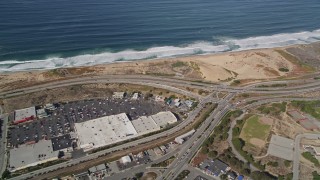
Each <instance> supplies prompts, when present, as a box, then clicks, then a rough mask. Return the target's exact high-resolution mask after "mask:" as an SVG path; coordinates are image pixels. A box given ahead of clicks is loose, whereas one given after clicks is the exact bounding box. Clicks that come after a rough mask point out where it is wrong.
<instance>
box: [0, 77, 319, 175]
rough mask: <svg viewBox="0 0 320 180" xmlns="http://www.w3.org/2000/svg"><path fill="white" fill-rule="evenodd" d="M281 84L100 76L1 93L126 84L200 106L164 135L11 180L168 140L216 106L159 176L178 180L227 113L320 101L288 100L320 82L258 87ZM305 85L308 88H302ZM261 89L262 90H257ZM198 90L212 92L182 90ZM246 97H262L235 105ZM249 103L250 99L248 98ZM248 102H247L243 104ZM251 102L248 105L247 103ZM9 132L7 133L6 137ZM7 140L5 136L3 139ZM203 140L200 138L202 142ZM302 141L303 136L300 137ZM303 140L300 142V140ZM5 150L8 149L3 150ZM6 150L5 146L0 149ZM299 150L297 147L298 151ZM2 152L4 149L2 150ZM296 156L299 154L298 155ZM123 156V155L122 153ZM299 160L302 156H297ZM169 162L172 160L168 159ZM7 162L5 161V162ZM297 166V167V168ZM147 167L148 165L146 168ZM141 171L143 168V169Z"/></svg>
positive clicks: (1, 95)
mask: <svg viewBox="0 0 320 180" xmlns="http://www.w3.org/2000/svg"><path fill="white" fill-rule="evenodd" d="M279 82H280V81H269V82H259V83H255V84H251V85H248V86H244V87H233V86H227V85H223V84H212V83H203V82H195V81H190V80H184V79H179V78H176V79H175V78H164V77H154V76H138V75H131V76H129V75H110V76H99V77H77V78H73V79H66V80H61V81H55V82H48V83H43V84H40V85H34V86H30V87H25V88H21V89H17V90H11V91H7V92H1V93H0V99H2V98H9V97H14V96H19V95H24V94H29V93H35V92H39V91H45V90H48V89H54V88H61V87H67V86H71V85H80V84H91V83H124V84H125V83H127V84H137V85H145V86H151V87H156V88H161V89H166V90H169V91H172V92H175V93H179V94H183V95H186V96H188V97H193V98H195V99H198V100H199V104H198V105H197V107H196V108H195V109H194V110H193V111H192V112H190V114H189V116H188V118H187V119H186V120H184V121H183V122H181V123H180V124H178V125H177V126H175V127H173V128H171V129H169V130H166V131H164V132H161V133H158V134H154V135H151V136H148V137H144V138H141V139H138V140H134V141H131V142H129V143H126V144H121V145H118V146H114V147H112V148H109V149H105V150H101V151H98V152H96V153H92V154H89V155H87V156H85V157H81V158H77V159H72V160H70V161H67V162H63V163H60V164H56V165H53V166H49V167H46V168H43V169H39V170H36V171H33V172H30V173H26V174H23V175H21V176H17V177H14V178H11V179H14V180H15V179H17V180H18V179H28V178H35V179H36V178H37V176H39V177H41V178H43V177H45V178H51V177H50V174H47V176H46V175H45V174H46V173H49V172H56V171H57V172H58V171H59V170H61V169H63V168H68V167H72V166H76V165H79V164H81V163H83V162H88V161H93V160H95V159H97V158H99V157H102V156H105V155H107V154H111V153H115V152H117V153H119V151H120V150H123V149H127V150H130V148H132V147H137V146H141V147H143V145H144V144H145V143H147V142H151V141H156V140H157V139H159V138H162V137H168V136H170V135H172V134H174V133H176V132H178V131H181V130H182V129H184V128H185V127H186V126H188V125H189V124H190V123H191V122H193V120H194V119H195V117H196V116H197V115H198V114H199V113H200V112H201V110H202V109H203V107H204V105H205V104H206V103H208V102H212V103H217V104H218V106H217V108H216V109H215V110H214V111H213V112H212V113H211V114H210V116H209V117H208V118H207V119H206V120H205V121H204V122H203V123H202V124H201V126H200V127H199V128H198V129H197V130H196V132H195V134H194V135H193V136H192V137H191V138H190V139H189V140H188V141H187V142H186V143H184V144H183V145H182V147H183V148H181V149H182V150H181V151H180V152H178V156H177V159H175V160H174V161H173V162H172V163H171V164H170V165H169V167H168V168H167V169H165V170H164V172H163V173H162V174H161V175H160V176H158V178H157V179H174V178H175V177H177V176H178V174H179V173H180V172H181V171H182V170H183V169H184V168H186V165H187V164H188V163H189V161H190V160H191V159H192V157H193V156H194V155H195V154H196V152H197V151H198V149H199V148H200V146H201V145H202V143H203V142H204V141H205V139H206V137H208V136H209V135H210V134H211V133H212V131H213V129H214V127H216V126H217V125H218V124H219V122H220V121H221V119H222V118H223V117H224V115H226V113H227V112H229V111H230V110H233V109H236V108H239V109H241V110H245V109H248V108H251V107H254V106H258V105H261V104H265V103H270V102H278V101H292V100H315V99H320V98H319V97H315V98H301V97H299V98H297V97H288V95H290V96H294V95H297V94H301V93H305V92H313V91H318V90H320V81H317V80H313V79H312V78H310V79H304V80H291V81H290V80H287V81H281V83H288V84H289V83H291V82H295V83H298V85H296V86H290V87H277V88H270V87H259V86H260V85H269V84H274V83H279ZM303 83H305V84H303ZM258 85H259V86H258ZM181 87H183V88H196V89H203V90H207V91H208V92H210V94H209V95H207V96H205V97H203V96H201V95H199V94H196V93H193V92H190V91H187V90H185V89H183V88H181ZM215 92H225V93H226V95H225V96H224V97H223V98H217V97H215V96H214V93H215ZM243 93H256V94H260V95H261V96H260V97H255V98H254V100H255V102H254V103H251V104H245V105H242V104H240V105H239V104H233V103H232V99H233V98H235V97H236V95H238V94H243ZM248 99H250V98H248ZM242 102H245V101H242ZM247 102H248V101H247ZM5 134H6V131H4V135H5ZM3 137H5V136H3ZM199 137H200V138H199ZM299 137H300V136H299ZM300 139H301V138H300ZM4 147H5V146H4ZM1 148H3V146H1ZM296 148H297V147H296ZM2 150H3V149H2ZM295 153H298V152H297V151H295ZM120 154H121V153H120ZM123 155H125V154H123ZM296 155H297V156H299V154H296ZM1 156H2V157H1V158H2V159H6V156H5V153H2V155H1ZM167 157H168V158H169V156H167ZM2 162H5V161H2ZM297 164H298V165H297ZM3 166H4V165H2V164H1V168H0V169H1V170H2V172H3V169H4V167H3ZM144 166H147V165H144ZM140 168H141V167H140ZM293 172H294V179H297V178H298V177H299V158H295V159H294V171H293Z"/></svg>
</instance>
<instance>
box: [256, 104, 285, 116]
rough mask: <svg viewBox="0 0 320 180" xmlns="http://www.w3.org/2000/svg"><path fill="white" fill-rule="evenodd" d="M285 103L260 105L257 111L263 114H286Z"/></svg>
mask: <svg viewBox="0 0 320 180" xmlns="http://www.w3.org/2000/svg"><path fill="white" fill-rule="evenodd" d="M286 109H287V103H286V102H282V103H272V104H271V105H262V106H260V107H259V108H258V110H259V111H260V112H261V113H263V114H270V115H279V114H280V113H281V112H286Z"/></svg>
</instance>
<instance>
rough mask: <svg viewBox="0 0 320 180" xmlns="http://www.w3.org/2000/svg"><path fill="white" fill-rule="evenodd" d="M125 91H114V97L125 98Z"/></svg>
mask: <svg viewBox="0 0 320 180" xmlns="http://www.w3.org/2000/svg"><path fill="white" fill-rule="evenodd" d="M124 95H125V92H114V93H113V95H112V97H113V98H115V99H122V98H124Z"/></svg>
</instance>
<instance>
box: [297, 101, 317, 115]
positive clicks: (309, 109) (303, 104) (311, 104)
mask: <svg viewBox="0 0 320 180" xmlns="http://www.w3.org/2000/svg"><path fill="white" fill-rule="evenodd" d="M291 104H292V105H293V106H294V107H297V108H299V109H300V110H301V111H303V112H305V113H307V114H310V115H311V116H313V117H315V118H317V119H320V101H292V103H291Z"/></svg>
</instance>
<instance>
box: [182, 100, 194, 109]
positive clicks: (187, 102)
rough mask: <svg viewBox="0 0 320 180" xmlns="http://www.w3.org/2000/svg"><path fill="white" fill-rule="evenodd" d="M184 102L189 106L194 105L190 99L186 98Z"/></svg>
mask: <svg viewBox="0 0 320 180" xmlns="http://www.w3.org/2000/svg"><path fill="white" fill-rule="evenodd" d="M184 103H185V104H186V105H187V106H188V107H189V108H191V107H192V105H193V101H190V100H186V101H185V102H184Z"/></svg>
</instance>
